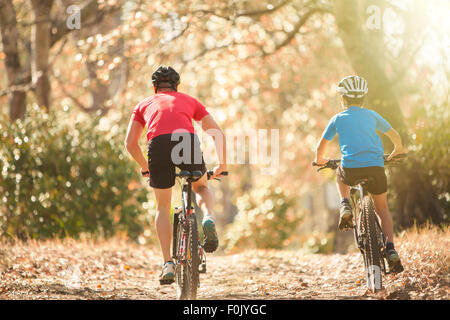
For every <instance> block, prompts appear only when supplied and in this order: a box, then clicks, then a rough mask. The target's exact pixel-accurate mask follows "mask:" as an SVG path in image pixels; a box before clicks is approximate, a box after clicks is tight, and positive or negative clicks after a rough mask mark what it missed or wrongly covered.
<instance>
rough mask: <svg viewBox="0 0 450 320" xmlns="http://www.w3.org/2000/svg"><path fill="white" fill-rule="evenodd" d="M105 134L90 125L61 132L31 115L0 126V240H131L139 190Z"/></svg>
mask: <svg viewBox="0 0 450 320" xmlns="http://www.w3.org/2000/svg"><path fill="white" fill-rule="evenodd" d="M111 131H112V130H111ZM111 131H110V132H108V133H106V132H104V131H102V130H100V129H99V126H98V124H97V123H96V122H95V121H94V122H91V121H87V122H76V123H74V124H73V125H66V124H63V123H62V122H61V119H57V117H56V116H55V115H52V114H46V113H44V112H42V111H41V110H37V109H34V110H31V111H30V112H29V114H28V115H27V117H26V120H19V121H16V122H14V123H9V122H7V121H0V146H1V149H0V168H1V173H0V174H1V176H0V236H4V235H5V234H8V235H10V236H14V237H19V238H25V237H31V238H46V237H53V236H59V237H64V236H71V237H77V236H78V235H79V234H80V233H82V232H83V233H84V232H87V233H92V234H95V235H99V236H105V237H107V236H111V235H113V234H115V233H117V232H121V233H126V234H127V235H128V236H130V237H131V238H136V237H137V236H138V235H139V233H140V232H141V231H142V228H143V226H142V224H141V223H140V220H141V219H142V217H139V209H140V207H141V206H140V204H141V203H143V202H144V201H146V200H147V199H146V195H145V188H138V186H139V183H138V182H137V181H139V176H138V174H137V173H136V170H135V169H134V167H133V165H132V163H131V162H130V161H129V159H128V156H126V155H125V154H124V151H123V150H124V147H123V143H122V141H123V135H122V134H119V133H118V132H117V133H111Z"/></svg>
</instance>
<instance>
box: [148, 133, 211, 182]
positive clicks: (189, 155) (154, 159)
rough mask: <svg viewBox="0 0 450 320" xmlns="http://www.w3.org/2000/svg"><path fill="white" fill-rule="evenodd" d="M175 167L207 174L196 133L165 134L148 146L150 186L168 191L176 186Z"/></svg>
mask: <svg viewBox="0 0 450 320" xmlns="http://www.w3.org/2000/svg"><path fill="white" fill-rule="evenodd" d="M175 167H178V168H179V169H180V170H188V171H201V172H202V173H203V174H204V173H205V172H206V166H205V161H204V159H203V154H202V150H201V148H200V140H199V138H198V136H197V135H196V134H194V133H181V134H178V133H177V134H163V135H160V136H157V137H155V138H153V139H152V140H150V142H149V144H148V168H149V170H150V186H151V187H153V188H158V189H167V188H171V187H173V185H174V184H175Z"/></svg>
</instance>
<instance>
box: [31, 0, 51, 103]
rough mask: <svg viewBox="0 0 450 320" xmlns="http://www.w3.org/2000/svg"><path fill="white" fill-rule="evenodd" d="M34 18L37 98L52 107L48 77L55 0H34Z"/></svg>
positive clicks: (32, 62) (33, 49) (32, 43)
mask: <svg viewBox="0 0 450 320" xmlns="http://www.w3.org/2000/svg"><path fill="white" fill-rule="evenodd" d="M31 3H32V5H33V11H34V20H35V23H34V24H33V28H32V33H31V45H32V59H31V73H32V79H33V83H35V84H36V98H37V102H38V104H39V106H40V107H42V108H45V109H47V110H48V109H49V108H50V81H49V78H48V68H49V65H48V63H49V52H50V40H51V34H50V28H51V21H50V11H51V9H52V5H53V0H32V1H31Z"/></svg>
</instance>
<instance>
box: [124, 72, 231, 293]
mask: <svg viewBox="0 0 450 320" xmlns="http://www.w3.org/2000/svg"><path fill="white" fill-rule="evenodd" d="M152 83H153V87H154V92H155V94H154V95H152V96H150V97H147V98H145V99H144V100H142V101H141V102H139V103H138V104H137V105H136V107H135V108H134V110H133V113H132V116H131V120H130V122H129V125H128V130H127V135H126V139H125V145H126V148H127V150H128V152H129V153H130V154H131V156H132V157H133V158H134V160H136V162H137V163H138V164H139V165H140V166H141V174H142V175H143V176H144V177H149V178H150V179H149V183H150V186H151V187H152V188H153V190H154V193H155V197H156V203H157V213H156V219H155V223H156V230H157V234H158V238H159V242H160V245H161V250H162V254H163V257H164V264H163V268H162V273H161V275H160V278H159V280H160V283H161V284H170V283H172V282H173V281H174V280H175V266H174V263H173V259H172V257H171V254H170V245H171V242H172V241H171V239H172V227H171V223H170V208H171V198H172V187H173V186H174V184H175V167H178V168H180V170H188V171H201V172H202V173H203V176H202V177H201V178H200V179H199V180H197V181H195V182H193V183H192V188H193V190H194V192H195V193H196V195H197V203H198V205H199V206H200V208H201V209H202V211H203V212H204V218H203V221H202V226H203V231H204V234H205V244H204V250H205V251H206V252H213V251H215V250H216V249H217V246H218V244H219V240H218V237H217V232H216V228H215V223H214V219H213V205H214V197H213V194H212V192H211V191H210V189H209V188H208V181H207V176H206V174H205V173H206V166H205V162H204V159H203V155H202V152H201V149H200V140H199V138H198V136H197V135H196V133H195V130H194V127H193V124H192V120H195V121H197V122H199V123H200V124H201V127H202V129H203V130H204V131H205V132H206V133H208V134H209V135H211V136H213V138H214V142H215V146H216V152H217V155H218V158H219V165H218V166H217V167H216V168H215V169H214V171H213V172H214V173H213V176H212V178H215V177H218V176H220V175H221V173H222V172H224V171H226V141H225V135H224V134H223V132H222V130H221V129H220V127H219V126H218V125H217V123H216V121H215V120H214V118H213V117H212V116H211V115H210V114H209V113H208V111H207V110H206V108H205V107H204V106H203V105H202V104H201V103H200V102H198V101H197V100H196V99H195V98H193V97H190V96H189V95H187V94H184V93H181V92H178V91H177V89H178V85H179V83H180V76H179V74H178V73H177V72H176V71H175V70H174V69H173V68H172V67H167V66H160V67H159V68H158V69H157V70H156V71H155V72H154V73H153V74H152ZM144 129H145V130H146V135H147V141H148V160H147V159H145V157H144V155H143V153H142V150H141V148H140V146H139V143H138V141H139V138H140V136H141V134H142V132H143V130H144ZM180 146H182V148H181V149H180Z"/></svg>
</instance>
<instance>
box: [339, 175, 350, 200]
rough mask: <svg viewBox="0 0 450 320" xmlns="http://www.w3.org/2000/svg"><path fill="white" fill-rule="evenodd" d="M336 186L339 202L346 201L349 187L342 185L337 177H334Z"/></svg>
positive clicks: (348, 195)
mask: <svg viewBox="0 0 450 320" xmlns="http://www.w3.org/2000/svg"><path fill="white" fill-rule="evenodd" d="M336 185H337V187H338V192H339V197H340V198H341V201H342V200H343V199H348V198H349V197H350V186H348V185H346V184H345V183H343V182H342V181H341V178H339V176H336Z"/></svg>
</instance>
